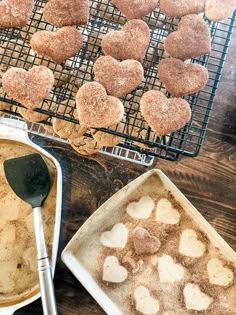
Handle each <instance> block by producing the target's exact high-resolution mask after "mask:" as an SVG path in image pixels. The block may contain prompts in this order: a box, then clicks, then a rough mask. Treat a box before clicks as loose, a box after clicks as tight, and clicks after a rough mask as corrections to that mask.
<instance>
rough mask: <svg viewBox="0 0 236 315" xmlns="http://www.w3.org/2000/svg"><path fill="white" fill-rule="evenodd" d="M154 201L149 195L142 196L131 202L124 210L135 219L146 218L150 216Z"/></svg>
mask: <svg viewBox="0 0 236 315" xmlns="http://www.w3.org/2000/svg"><path fill="white" fill-rule="evenodd" d="M154 206H155V203H154V201H153V199H152V198H151V197H149V196H143V197H141V198H140V199H139V201H137V202H131V203H129V204H128V206H127V208H126V212H127V213H128V215H130V216H131V217H132V218H135V219H147V218H149V217H150V215H151V213H152V211H153V209H154Z"/></svg>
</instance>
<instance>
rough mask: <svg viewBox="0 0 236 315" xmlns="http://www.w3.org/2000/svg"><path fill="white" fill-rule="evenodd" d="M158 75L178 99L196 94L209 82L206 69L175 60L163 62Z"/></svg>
mask: <svg viewBox="0 0 236 315" xmlns="http://www.w3.org/2000/svg"><path fill="white" fill-rule="evenodd" d="M158 75H159V78H160V81H161V82H162V83H164V84H165V86H166V88H167V90H168V91H169V92H170V93H171V94H172V96H176V97H180V96H184V95H188V94H193V93H196V92H198V91H199V90H201V89H202V88H203V87H204V86H205V85H206V84H207V81H208V70H207V69H206V68H205V67H203V66H201V65H198V64H193V63H185V62H183V61H182V60H179V59H175V58H167V59H163V60H161V62H160V63H159V66H158Z"/></svg>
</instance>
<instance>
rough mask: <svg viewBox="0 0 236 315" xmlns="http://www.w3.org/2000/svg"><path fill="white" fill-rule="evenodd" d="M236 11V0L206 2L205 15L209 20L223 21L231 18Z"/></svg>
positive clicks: (207, 0) (210, 0)
mask: <svg viewBox="0 0 236 315" xmlns="http://www.w3.org/2000/svg"><path fill="white" fill-rule="evenodd" d="M234 9H236V1H235V0H227V1H222V0H206V7H205V14H206V16H207V17H208V19H209V20H212V21H222V20H225V19H226V18H228V17H230V16H231V15H232V13H233V11H234Z"/></svg>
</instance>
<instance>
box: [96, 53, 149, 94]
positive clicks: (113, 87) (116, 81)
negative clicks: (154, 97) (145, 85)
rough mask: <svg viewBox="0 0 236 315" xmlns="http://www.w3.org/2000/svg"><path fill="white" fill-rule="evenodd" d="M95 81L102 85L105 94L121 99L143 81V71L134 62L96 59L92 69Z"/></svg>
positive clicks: (104, 58) (140, 66) (136, 62)
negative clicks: (105, 91)
mask: <svg viewBox="0 0 236 315" xmlns="http://www.w3.org/2000/svg"><path fill="white" fill-rule="evenodd" d="M93 71H94V74H95V77H94V79H95V81H97V82H99V83H100V84H102V85H103V86H104V87H105V89H106V90H107V93H108V94H109V95H112V96H116V97H121V96H125V95H126V94H128V93H129V92H131V91H133V90H134V89H135V88H136V87H137V86H138V85H139V84H140V83H141V82H142V79H143V75H144V71H143V67H142V65H141V63H139V62H138V61H136V60H125V61H122V62H119V61H117V60H116V59H114V58H113V57H111V56H102V57H100V58H98V59H97V61H96V62H95V64H94V68H93Z"/></svg>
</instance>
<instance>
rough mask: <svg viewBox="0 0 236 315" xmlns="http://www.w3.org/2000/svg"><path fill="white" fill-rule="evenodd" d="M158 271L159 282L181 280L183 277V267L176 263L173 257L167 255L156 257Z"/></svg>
mask: <svg viewBox="0 0 236 315" xmlns="http://www.w3.org/2000/svg"><path fill="white" fill-rule="evenodd" d="M158 272H159V278H160V281H161V282H169V283H174V282H177V281H180V280H182V279H183V277H184V268H183V267H182V266H181V265H179V264H176V263H175V262H174V261H173V258H172V257H170V256H168V255H163V256H161V257H159V258H158Z"/></svg>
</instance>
